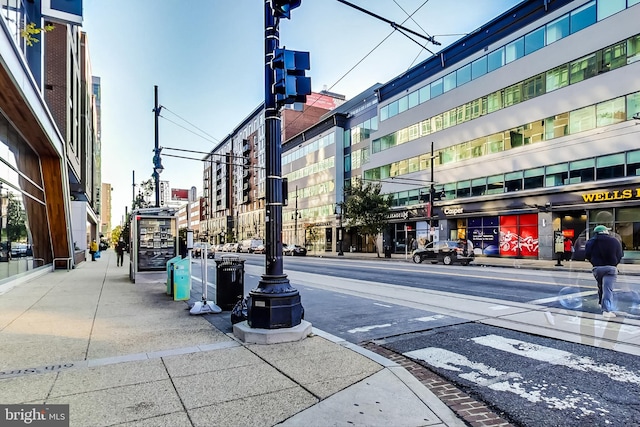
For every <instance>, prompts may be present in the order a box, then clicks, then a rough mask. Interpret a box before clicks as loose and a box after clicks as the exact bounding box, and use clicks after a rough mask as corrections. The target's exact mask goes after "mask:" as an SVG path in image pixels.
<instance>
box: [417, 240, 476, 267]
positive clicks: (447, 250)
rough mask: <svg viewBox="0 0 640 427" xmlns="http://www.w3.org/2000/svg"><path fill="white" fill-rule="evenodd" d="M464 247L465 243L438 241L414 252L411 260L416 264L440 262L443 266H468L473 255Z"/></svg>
mask: <svg viewBox="0 0 640 427" xmlns="http://www.w3.org/2000/svg"><path fill="white" fill-rule="evenodd" d="M466 246H467V245H466V244H465V243H461V242H458V241H454V240H440V241H439V242H431V243H428V244H426V245H425V246H423V247H422V248H418V249H416V250H414V251H413V253H412V255H411V258H412V259H413V262H415V263H416V264H420V263H421V262H422V261H424V260H429V261H431V263H432V264H436V263H438V262H442V263H443V264H445V265H451V264H454V263H458V264H462V265H468V264H469V263H470V262H471V261H473V260H474V258H475V254H474V253H473V251H469V250H468V249H467V247H466Z"/></svg>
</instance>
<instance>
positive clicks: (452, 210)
mask: <svg viewBox="0 0 640 427" xmlns="http://www.w3.org/2000/svg"><path fill="white" fill-rule="evenodd" d="M442 211H443V212H444V214H445V215H451V216H454V215H460V214H461V213H463V212H464V209H463V208H444V209H443V210H442Z"/></svg>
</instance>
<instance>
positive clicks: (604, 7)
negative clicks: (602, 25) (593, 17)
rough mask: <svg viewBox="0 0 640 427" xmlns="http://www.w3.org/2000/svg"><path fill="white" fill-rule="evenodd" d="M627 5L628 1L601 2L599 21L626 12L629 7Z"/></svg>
mask: <svg viewBox="0 0 640 427" xmlns="http://www.w3.org/2000/svg"><path fill="white" fill-rule="evenodd" d="M626 3H627V2H626V0H606V1H602V0H600V1H599V2H598V21H601V20H603V19H604V18H607V17H609V16H611V15H613V14H614V13H618V12H620V11H621V10H624V9H625V7H626V6H627V5H626Z"/></svg>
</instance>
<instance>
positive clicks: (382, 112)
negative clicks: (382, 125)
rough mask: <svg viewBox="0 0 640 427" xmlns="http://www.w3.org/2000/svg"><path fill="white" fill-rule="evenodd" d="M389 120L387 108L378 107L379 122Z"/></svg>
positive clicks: (386, 106)
mask: <svg viewBox="0 0 640 427" xmlns="http://www.w3.org/2000/svg"><path fill="white" fill-rule="evenodd" d="M388 118H389V106H388V105H385V106H384V107H380V121H384V120H387V119H388Z"/></svg>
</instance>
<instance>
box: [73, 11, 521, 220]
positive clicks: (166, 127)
mask: <svg viewBox="0 0 640 427" xmlns="http://www.w3.org/2000/svg"><path fill="white" fill-rule="evenodd" d="M350 3H353V4H356V5H358V6H360V7H362V8H364V9H366V10H369V11H371V12H373V13H375V14H377V15H380V16H383V17H384V18H386V19H388V20H391V21H393V22H396V23H398V24H400V25H402V26H404V27H407V28H410V29H411V30H413V31H416V32H418V33H420V34H426V35H429V36H433V37H435V39H436V40H437V41H439V42H440V43H442V45H441V46H434V45H432V44H428V43H427V44H426V45H425V46H424V47H426V49H425V48H423V47H421V46H419V45H418V44H417V43H416V41H418V42H421V43H426V42H425V41H424V40H422V39H420V38H418V37H416V36H413V39H414V40H416V41H413V40H410V39H409V38H407V37H405V36H404V35H402V34H400V33H399V32H398V31H395V30H394V29H393V28H392V27H391V26H390V25H389V24H388V23H386V22H383V21H381V20H378V19H376V18H374V17H372V16H369V15H367V14H365V13H363V12H360V11H358V10H355V9H353V8H351V7H349V6H347V5H345V4H342V3H340V2H338V1H337V0H303V1H302V4H301V6H300V7H299V8H296V9H294V10H293V11H292V12H291V19H290V20H286V19H283V20H281V22H280V46H281V47H286V48H287V49H291V50H300V51H307V52H310V58H311V70H309V71H308V72H307V75H308V76H310V77H311V84H312V90H313V91H316V92H318V91H321V90H329V91H331V92H334V93H338V94H342V95H345V96H346V97H347V99H350V98H353V97H354V96H356V95H358V94H359V93H361V92H362V91H364V90H365V89H367V88H369V87H370V86H372V85H373V84H375V83H386V82H388V81H389V80H391V79H393V78H394V77H396V76H398V75H399V74H401V73H403V72H404V71H406V70H407V69H409V68H411V67H412V66H414V65H416V64H418V63H419V62H421V61H423V60H425V59H427V58H429V57H431V56H432V54H433V53H436V54H437V53H438V52H439V51H440V50H441V49H442V48H444V47H445V46H447V45H448V44H451V43H453V42H455V41H456V40H457V39H459V38H460V37H462V36H463V35H464V34H466V33H469V32H472V31H474V30H475V29H477V28H478V27H480V26H481V25H483V24H484V23H486V22H488V21H490V20H491V19H493V18H495V17H496V16H498V15H499V14H501V13H503V12H504V11H506V10H508V9H510V8H511V7H513V6H515V5H516V4H518V3H520V0H456V1H451V0H368V1H367V0H350ZM410 15H411V17H409V16H410ZM82 27H83V28H82V30H83V31H84V32H86V33H87V36H88V41H89V42H88V45H89V52H90V61H91V66H92V73H93V75H94V76H98V77H100V79H101V86H102V88H101V96H102V99H101V109H102V116H101V125H102V129H101V131H102V133H101V140H102V152H101V155H102V182H103V183H109V184H111V185H112V188H113V190H112V193H111V198H112V216H111V219H112V227H115V226H117V225H119V224H121V222H122V221H123V218H124V214H125V206H127V207H128V208H129V209H130V208H131V202H132V198H133V188H134V187H133V184H134V183H135V184H136V185H137V184H140V183H141V182H142V181H145V180H147V179H149V178H151V174H152V172H153V150H154V147H155V127H154V126H155V114H154V113H153V111H152V110H153V108H154V102H155V100H154V86H158V95H159V96H158V97H159V100H158V101H159V104H160V105H161V106H162V110H161V116H160V117H159V122H158V124H159V127H158V139H159V146H160V147H164V150H163V153H162V154H163V156H162V164H163V166H164V171H163V172H162V174H161V175H160V179H161V180H163V181H169V183H170V186H171V188H184V189H188V188H191V187H192V186H195V187H196V188H197V190H198V192H201V191H202V172H203V168H204V166H203V163H202V161H201V160H200V159H202V158H203V157H204V154H196V153H188V152H184V151H177V150H172V148H173V149H178V150H192V151H201V152H209V151H211V150H212V149H213V148H214V147H215V146H216V145H217V144H218V143H219V142H220V141H221V140H223V139H224V138H225V137H226V136H227V135H229V134H230V133H231V132H232V131H233V129H234V128H235V127H236V126H237V125H238V124H239V123H240V122H241V121H242V120H243V119H245V118H246V117H247V116H248V115H249V114H250V113H251V112H252V111H253V110H254V109H255V108H256V107H258V106H259V105H260V104H261V103H262V102H264V1H263V0H233V1H231V0H187V1H184V0H84V22H83V25H82ZM165 154H173V155H179V156H185V157H192V158H194V159H197V160H189V159H180V158H175V157H169V156H167V155H165ZM134 174H135V179H134ZM135 191H136V193H137V191H138V189H137V187H136V190H135Z"/></svg>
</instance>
